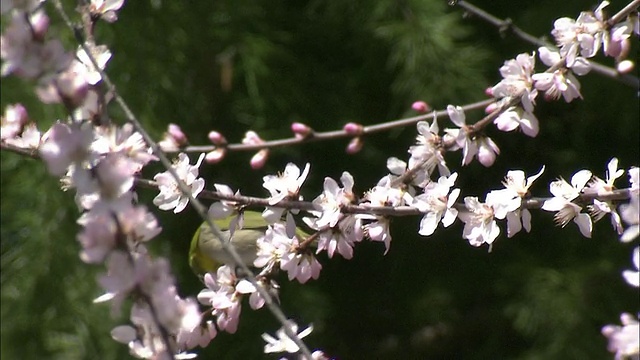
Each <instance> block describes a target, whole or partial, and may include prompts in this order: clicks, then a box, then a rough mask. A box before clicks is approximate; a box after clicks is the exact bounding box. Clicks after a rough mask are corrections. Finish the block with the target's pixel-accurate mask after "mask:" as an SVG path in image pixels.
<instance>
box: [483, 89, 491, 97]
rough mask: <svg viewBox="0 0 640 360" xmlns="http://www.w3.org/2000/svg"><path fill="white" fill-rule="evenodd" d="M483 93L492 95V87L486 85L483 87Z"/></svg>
mask: <svg viewBox="0 0 640 360" xmlns="http://www.w3.org/2000/svg"><path fill="white" fill-rule="evenodd" d="M484 94H485V95H487V96H489V97H493V88H492V87H488V88H486V89H484Z"/></svg>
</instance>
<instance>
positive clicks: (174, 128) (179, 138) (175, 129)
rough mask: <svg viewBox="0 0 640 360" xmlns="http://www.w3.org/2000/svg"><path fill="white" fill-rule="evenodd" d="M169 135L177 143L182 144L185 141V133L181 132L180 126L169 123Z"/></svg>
mask: <svg viewBox="0 0 640 360" xmlns="http://www.w3.org/2000/svg"><path fill="white" fill-rule="evenodd" d="M167 132H168V133H169V136H171V137H172V138H173V139H174V140H175V141H176V142H177V143H178V144H180V145H184V144H186V143H187V141H188V140H187V135H185V133H184V132H182V129H180V126H178V125H176V124H169V130H167Z"/></svg>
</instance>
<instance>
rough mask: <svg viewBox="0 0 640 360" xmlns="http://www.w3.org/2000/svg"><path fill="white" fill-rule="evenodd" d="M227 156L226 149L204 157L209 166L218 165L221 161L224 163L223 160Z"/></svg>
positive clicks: (212, 152)
mask: <svg viewBox="0 0 640 360" xmlns="http://www.w3.org/2000/svg"><path fill="white" fill-rule="evenodd" d="M226 154H227V151H226V150H225V149H223V148H218V149H215V150H213V151H211V152H208V153H207V155H205V156H204V161H206V162H207V163H209V164H217V163H219V162H220V161H222V159H224V156H225V155H226Z"/></svg>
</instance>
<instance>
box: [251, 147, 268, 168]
mask: <svg viewBox="0 0 640 360" xmlns="http://www.w3.org/2000/svg"><path fill="white" fill-rule="evenodd" d="M268 158H269V149H262V150H260V151H258V152H257V153H256V154H255V155H253V157H252V158H251V161H250V162H249V164H250V165H251V168H252V169H254V170H258V169H261V168H262V167H263V166H264V164H266V163H267V159H268Z"/></svg>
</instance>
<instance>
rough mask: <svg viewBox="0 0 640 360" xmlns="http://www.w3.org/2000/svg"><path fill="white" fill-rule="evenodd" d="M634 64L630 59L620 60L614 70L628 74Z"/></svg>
mask: <svg viewBox="0 0 640 360" xmlns="http://www.w3.org/2000/svg"><path fill="white" fill-rule="evenodd" d="M634 66H635V65H634V63H633V61H631V60H622V61H620V62H619V63H618V65H616V70H618V72H619V73H620V74H628V73H629V72H631V71H632V70H633V68H634Z"/></svg>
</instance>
